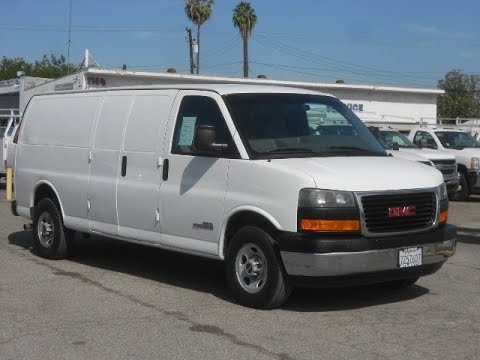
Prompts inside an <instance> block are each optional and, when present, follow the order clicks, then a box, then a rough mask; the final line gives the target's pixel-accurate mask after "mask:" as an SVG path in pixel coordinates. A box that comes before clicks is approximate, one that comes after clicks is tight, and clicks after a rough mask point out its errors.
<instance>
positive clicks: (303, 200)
mask: <svg viewBox="0 0 480 360" xmlns="http://www.w3.org/2000/svg"><path fill="white" fill-rule="evenodd" d="M298 206H299V207H321V208H322V207H328V208H330V207H357V203H356V201H355V197H354V196H353V193H352V192H350V191H333V190H320V189H302V190H300V194H299V197H298Z"/></svg>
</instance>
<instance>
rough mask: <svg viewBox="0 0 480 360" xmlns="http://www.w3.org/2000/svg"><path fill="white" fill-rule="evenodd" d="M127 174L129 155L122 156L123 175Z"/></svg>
mask: <svg viewBox="0 0 480 360" xmlns="http://www.w3.org/2000/svg"><path fill="white" fill-rule="evenodd" d="M125 175H127V157H126V156H122V177H125Z"/></svg>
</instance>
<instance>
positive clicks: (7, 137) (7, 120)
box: [0, 110, 20, 177]
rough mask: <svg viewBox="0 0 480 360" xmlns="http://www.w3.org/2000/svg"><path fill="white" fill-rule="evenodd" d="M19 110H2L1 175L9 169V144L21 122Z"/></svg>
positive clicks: (0, 131) (0, 126)
mask: <svg viewBox="0 0 480 360" xmlns="http://www.w3.org/2000/svg"><path fill="white" fill-rule="evenodd" d="M19 119H20V116H19V113H18V110H0V177H1V176H5V172H6V169H7V155H8V145H9V144H10V143H11V140H12V136H13V134H14V130H15V127H16V126H17V124H18V122H19Z"/></svg>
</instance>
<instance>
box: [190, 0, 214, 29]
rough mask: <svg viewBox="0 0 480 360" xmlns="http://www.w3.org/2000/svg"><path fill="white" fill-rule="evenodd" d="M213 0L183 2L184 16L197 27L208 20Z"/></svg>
mask: <svg viewBox="0 0 480 360" xmlns="http://www.w3.org/2000/svg"><path fill="white" fill-rule="evenodd" d="M214 4H215V1H214V0H185V14H186V15H187V17H188V18H189V19H190V21H191V22H193V23H194V24H195V25H197V26H202V25H203V23H204V22H205V21H207V20H208V19H210V16H211V15H212V11H213V5H214Z"/></svg>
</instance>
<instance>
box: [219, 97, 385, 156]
mask: <svg viewBox="0 0 480 360" xmlns="http://www.w3.org/2000/svg"><path fill="white" fill-rule="evenodd" d="M225 102H226V104H227V106H228V108H229V110H230V113H231V115H232V118H233V121H234V122H235V125H236V127H237V129H238V131H239V133H240V136H241V137H242V139H243V142H244V143H245V146H246V147H247V151H248V152H249V155H250V157H252V158H288V157H318V156H387V154H386V153H385V150H384V149H383V148H382V146H381V145H380V143H379V142H378V141H377V139H375V137H374V136H373V135H372V134H371V133H370V131H369V130H368V128H367V127H366V126H365V124H363V122H362V121H361V120H360V119H359V118H358V117H357V116H356V115H355V114H354V113H353V112H352V111H351V110H350V109H349V108H348V107H347V106H346V105H345V104H343V103H342V102H341V101H340V100H338V99H335V98H332V97H329V96H318V95H303V94H234V95H228V96H225Z"/></svg>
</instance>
